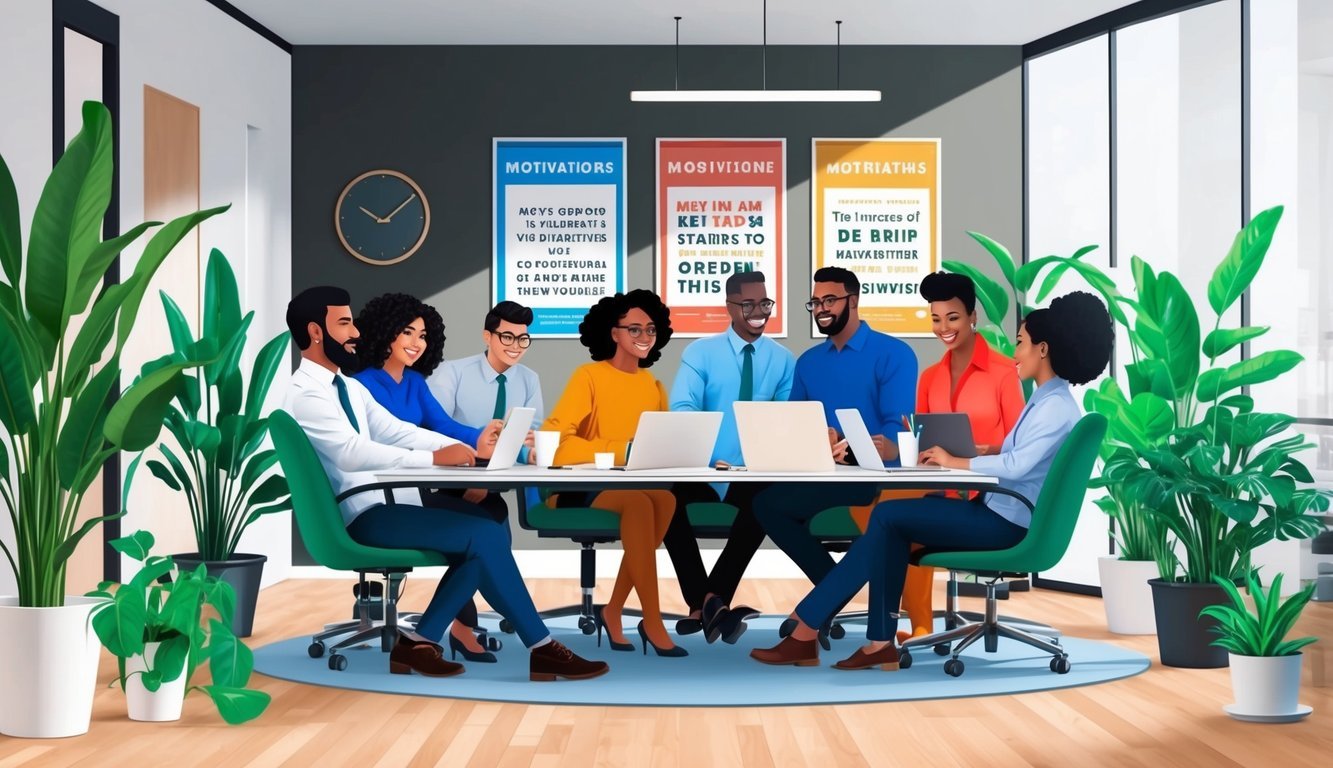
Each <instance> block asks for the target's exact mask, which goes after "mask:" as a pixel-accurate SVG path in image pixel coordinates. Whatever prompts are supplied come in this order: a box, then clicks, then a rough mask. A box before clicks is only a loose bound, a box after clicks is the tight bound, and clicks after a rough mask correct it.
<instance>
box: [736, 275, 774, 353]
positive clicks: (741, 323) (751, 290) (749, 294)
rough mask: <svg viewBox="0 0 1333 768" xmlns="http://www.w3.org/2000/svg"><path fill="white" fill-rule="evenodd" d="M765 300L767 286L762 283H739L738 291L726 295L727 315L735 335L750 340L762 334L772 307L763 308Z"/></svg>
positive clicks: (766, 298) (771, 314)
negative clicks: (747, 307) (739, 288)
mask: <svg viewBox="0 0 1333 768" xmlns="http://www.w3.org/2000/svg"><path fill="white" fill-rule="evenodd" d="M765 301H768V286H766V285H764V284H763V283H741V291H740V293H734V294H731V295H729V296H727V315H728V316H729V317H730V318H731V327H732V329H733V330H735V331H736V335H737V336H740V337H741V338H742V339H745V340H746V341H751V342H752V341H754V340H755V339H758V338H759V337H760V336H762V335H764V327H765V326H767V325H768V320H769V318H771V317H772V316H773V309H772V307H770V308H768V309H764V308H763V306H762V304H763V303H764V302H765ZM746 306H749V309H750V311H749V313H746V311H745V310H746Z"/></svg>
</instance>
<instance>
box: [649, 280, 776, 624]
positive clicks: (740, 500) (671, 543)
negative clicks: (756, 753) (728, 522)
mask: <svg viewBox="0 0 1333 768" xmlns="http://www.w3.org/2000/svg"><path fill="white" fill-rule="evenodd" d="M726 302H727V314H728V315H729V316H730V317H731V326H730V327H729V328H727V330H726V331H724V332H722V333H720V334H717V335H716V336H710V337H708V338H704V339H699V340H698V341H695V342H693V343H692V344H690V345H689V346H688V347H686V348H685V353H684V354H683V355H681V361H680V370H679V371H678V372H677V374H676V380H675V383H674V384H673V385H672V387H671V398H670V401H671V410H673V411H721V412H722V427H721V429H720V430H719V431H718V436H717V444H716V446H715V448H714V451H713V461H714V462H716V463H717V464H736V465H740V464H743V463H744V461H743V460H742V458H741V445H740V436H739V435H738V434H737V432H736V416H735V413H734V411H733V409H732V407H731V406H732V403H734V402H736V401H737V400H758V401H774V400H786V399H787V397H788V395H790V394H791V388H792V376H793V373H794V371H795V368H796V358H795V356H794V355H792V353H791V352H790V351H788V350H787V349H786V348H785V347H783V346H782V345H780V344H778V343H777V342H775V341H773V340H772V339H769V338H767V337H765V336H764V327H765V326H767V325H768V320H769V317H770V316H771V315H772V312H773V306H774V304H773V300H772V299H770V298H768V288H767V286H766V285H765V282H764V274H763V273H762V272H740V273H737V274H734V275H732V276H731V277H729V278H728V279H727V283H726ZM764 487H766V486H765V485H764V484H762V483H731V484H730V486H729V487H726V490H725V495H722V493H723V492H721V491H719V490H718V489H717V486H716V485H714V484H709V483H677V484H676V486H675V487H674V488H673V489H672V493H673V494H675V496H676V513H675V514H674V515H673V516H672V518H671V524H670V526H669V527H668V528H667V532H666V537H665V538H664V539H663V540H662V543H663V544H664V545H665V546H666V550H667V553H668V554H669V555H670V556H671V563H672V565H673V566H674V567H675V569H676V577H677V578H678V579H679V580H680V591H681V594H682V595H683V596H684V597H685V602H686V603H687V604H688V605H689V607H690V615H689V616H688V617H686V618H684V619H681V620H680V621H679V622H677V623H676V632H677V633H678V634H682V635H688V634H692V633H694V632H699V631H703V632H704V633H705V635H704V637H705V639H707V641H708V642H710V643H711V642H714V641H716V640H717V639H718V638H719V637H720V638H722V639H723V640H725V641H726V642H728V643H734V642H736V640H737V639H738V638H739V637H740V636H741V634H742V633H743V632H744V631H745V624H744V620H745V619H746V618H747V617H748V616H751V615H753V614H754V613H756V611H754V609H752V608H746V607H744V606H738V607H737V608H735V609H734V610H733V609H731V608H730V607H729V606H730V604H731V600H732V597H733V596H734V594H735V591H736V587H737V585H738V584H740V580H741V577H742V576H743V575H744V573H745V568H746V566H748V565H749V564H750V559H751V558H753V557H754V553H755V551H756V550H758V549H759V545H760V544H762V543H763V541H764V530H763V528H761V527H760V525H759V523H758V522H757V521H756V520H755V517H754V508H753V507H754V503H753V502H754V496H755V494H757V493H758V492H759V491H760V490H762V488H764ZM717 501H725V502H726V503H728V504H731V505H733V506H735V507H736V509H737V511H736V518H735V520H734V521H733V522H732V526H731V531H730V535H729V536H728V537H727V543H726V545H725V546H724V548H723V550H722V554H721V556H720V557H719V558H718V560H717V563H716V564H715V565H714V566H713V571H712V573H711V574H710V573H708V572H706V571H705V570H704V565H703V559H702V557H701V556H700V554H699V542H698V540H697V539H696V538H695V536H694V531H693V529H692V528H691V527H690V520H689V516H688V515H687V514H686V508H687V507H688V505H690V504H692V503H700V502H717Z"/></svg>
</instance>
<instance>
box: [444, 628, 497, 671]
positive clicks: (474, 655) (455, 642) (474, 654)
mask: <svg viewBox="0 0 1333 768" xmlns="http://www.w3.org/2000/svg"><path fill="white" fill-rule="evenodd" d="M482 647H483V648H484V647H485V646H482ZM460 653H461V654H463V658H464V659H466V660H468V661H478V662H481V663H483V664H494V663H495V654H493V653H491V652H490V651H469V650H468V649H467V646H466V645H463V643H462V641H461V640H459V639H458V638H456V637H454V636H453V635H449V658H450V659H456V658H458V654H460Z"/></svg>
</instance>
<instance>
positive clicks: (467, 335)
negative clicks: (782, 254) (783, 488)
mask: <svg viewBox="0 0 1333 768" xmlns="http://www.w3.org/2000/svg"><path fill="white" fill-rule="evenodd" d="M680 59H681V61H680V86H681V87H682V88H749V87H757V86H758V84H759V77H760V51H759V48H758V47H686V48H683V49H681V55H680ZM673 62H674V57H673V51H672V49H671V48H670V47H656V46H653V47H618V46H602V47H570V46H547V47H510V46H455V47H359V46H358V47H353V46H327V47H326V46H298V47H297V48H296V51H295V53H294V54H293V57H292V130H293V137H292V164H293V168H292V179H293V184H292V216H293V227H292V238H293V242H292V262H293V263H292V290H293V291H294V292H296V291H300V290H303V289H304V288H307V287H309V286H311V285H317V284H335V285H342V286H345V287H347V288H348V289H350V290H351V291H352V297H353V302H354V303H355V304H356V305H357V307H356V308H358V309H359V305H360V304H361V303H362V302H364V301H365V300H366V299H369V298H371V297H373V296H375V295H377V294H379V293H382V292H385V291H406V292H411V293H414V294H416V295H418V296H420V297H421V298H423V299H425V300H427V301H431V302H432V303H434V304H435V306H436V307H438V308H439V309H440V312H441V314H443V315H444V318H445V322H446V323H447V324H448V337H449V339H448V343H447V346H446V348H445V355H446V357H461V356H465V355H468V354H472V353H473V352H475V351H478V350H479V348H480V327H481V320H482V317H483V315H484V314H485V312H486V310H487V309H488V308H489V306H490V301H491V296H490V266H491V195H492V185H491V140H492V139H493V138H494V137H524V136H531V137H560V136H572V137H581V136H590V137H601V136H606V137H620V136H624V137H627V138H628V150H627V151H628V157H629V167H628V184H629V210H628V212H627V218H626V222H627V223H626V228H627V233H628V240H629V274H628V276H627V284H628V285H629V286H630V287H652V285H653V271H652V270H653V242H652V239H653V226H654V210H653V206H654V181H655V179H654V141H655V139H656V138H658V137H692V136H698V137H728V136H737V137H749V138H769V137H774V138H785V139H786V140H787V162H788V167H787V180H788V188H789V196H788V229H787V233H788V241H787V249H788V250H787V253H788V273H789V274H788V285H789V286H790V290H789V291H788V296H787V306H789V307H793V308H796V309H797V310H798V311H799V312H800V315H798V316H793V317H791V318H790V321H791V325H790V328H791V331H790V336H789V338H787V339H786V340H785V343H786V344H787V346H789V347H790V348H791V349H792V350H793V351H795V352H797V353H798V354H799V353H800V352H801V351H802V350H804V349H806V348H808V347H809V346H811V343H812V342H811V338H810V331H809V323H808V321H807V320H806V318H805V316H804V310H803V309H800V307H801V304H802V303H803V302H804V300H805V299H806V298H808V296H809V279H810V229H809V227H810V216H809V210H810V188H809V179H810V139H811V138H812V137H815V136H820V137H835V138H836V137H848V138H859V137H866V138H871V137H879V136H902V137H909V138H936V137H938V138H940V139H941V140H942V153H943V158H942V168H943V188H942V209H941V210H942V224H943V231H944V242H943V254H944V257H945V258H950V259H960V260H964V261H972V262H975V263H977V264H980V265H982V266H983V267H984V268H987V269H988V270H989V271H992V272H995V270H994V269H993V266H994V265H993V264H992V263H991V262H990V259H989V257H988V256H986V255H985V254H984V253H983V251H982V250H981V248H980V247H979V246H977V245H976V244H975V243H974V242H973V241H972V240H971V238H969V237H967V235H966V234H965V232H966V231H967V230H977V231H981V232H985V233H986V234H988V235H990V236H992V237H994V238H996V239H997V240H999V241H1000V242H1002V243H1005V244H1006V245H1008V246H1009V248H1010V249H1011V251H1012V252H1014V253H1016V254H1017V253H1019V252H1021V248H1022V242H1021V236H1022V81H1021V76H1020V74H1021V69H1020V67H1021V53H1020V49H1019V48H1017V47H994V46H934V47H850V46H849V47H848V48H844V49H843V50H842V85H843V87H846V88H879V89H881V90H882V91H883V92H884V100H883V101H882V102H880V103H878V104H643V103H632V102H630V100H629V92H630V91H631V90H634V89H643V88H670V87H672V82H673ZM834 63H835V59H834V50H833V49H832V48H831V47H809V46H792V47H773V46H771V47H769V49H768V84H769V86H770V87H772V88H827V87H832V86H833V83H834ZM372 168H394V169H397V170H400V171H403V172H404V173H406V174H408V175H409V176H411V177H413V178H414V179H416V181H417V182H418V183H419V184H421V186H422V189H423V191H424V192H425V194H426V196H427V198H428V199H429V201H430V204H431V215H432V222H431V231H430V235H429V237H428V238H427V241H426V243H425V245H424V246H423V247H422V249H421V250H420V251H419V252H417V253H416V254H415V255H414V256H412V258H410V259H408V260H407V261H405V262H402V263H400V264H397V265H394V266H389V267H376V266H370V265H367V264H363V263H362V262H360V261H358V260H356V259H354V258H352V256H350V255H349V254H347V253H346V252H345V251H344V250H343V249H342V247H341V245H340V244H339V243H338V240H337V236H336V235H335V234H334V231H333V215H332V214H333V206H334V203H335V202H336V200H337V197H338V194H339V193H340V192H341V191H342V189H343V186H344V185H345V184H346V183H347V182H348V181H349V180H351V179H352V178H353V177H355V176H356V175H358V174H360V173H362V172H363V171H366V170H369V169H372ZM686 343H687V340H681V343H678V344H672V345H671V346H669V347H668V348H667V349H665V350H664V351H663V357H662V360H661V362H659V363H658V364H657V365H656V366H655V367H654V369H653V370H654V373H655V374H657V376H658V377H659V378H660V379H661V380H663V381H664V382H666V383H667V384H668V385H669V384H670V381H671V379H672V377H673V376H674V374H675V370H676V366H677V365H678V363H679V359H680V352H681V350H682V349H684V347H685V345H686ZM911 344H912V346H913V348H914V349H915V350H916V352H917V355H918V357H919V358H920V359H921V360H922V361H924V362H925V363H928V362H931V361H934V360H935V359H937V358H938V357H939V354H940V352H939V348H938V344H937V342H935V341H934V340H933V339H918V340H912V341H911ZM587 359H588V358H587V355H586V353H585V351H584V350H583V348H582V347H580V346H579V345H578V342H577V341H574V340H543V341H539V342H537V343H535V344H534V345H533V347H532V349H531V351H530V352H529V353H528V356H527V358H526V360H525V362H526V363H527V364H528V365H530V366H531V367H533V368H534V369H535V370H537V371H538V372H539V373H540V374H541V375H542V383H543V389H544V394H545V397H546V401H547V403H548V404H550V403H553V402H554V400H555V398H557V397H558V396H559V394H560V391H561V388H562V387H563V385H564V382H565V381H566V379H567V378H568V376H569V374H570V372H571V371H572V370H573V369H574V368H575V367H576V366H577V365H579V364H581V363H583V362H585V361H586V360H587ZM516 533H518V532H516ZM516 544H517V545H519V546H530V545H531V542H530V541H529V540H526V539H523V538H522V537H519V538H517V539H516Z"/></svg>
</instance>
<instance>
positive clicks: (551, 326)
mask: <svg viewBox="0 0 1333 768" xmlns="http://www.w3.org/2000/svg"><path fill="white" fill-rule="evenodd" d="M492 156H493V162H494V169H495V170H494V173H495V178H494V201H493V206H492V215H493V216H494V240H493V246H492V264H491V277H492V291H491V292H492V295H493V296H494V298H495V301H497V302H500V301H505V300H509V301H516V302H518V303H520V304H523V305H524V306H527V307H531V308H532V313H533V321H532V325H531V326H530V327H529V329H528V331H529V333H531V334H532V335H533V336H545V337H564V338H577V337H578V334H579V323H580V322H581V321H582V320H583V316H584V314H586V313H587V311H588V307H590V306H592V305H593V304H596V303H597V302H598V301H599V300H600V299H601V298H602V297H604V296H609V295H612V294H615V293H617V292H620V291H623V290H625V250H626V249H625V140H624V139H495V141H494V144H493V148H492Z"/></svg>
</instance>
